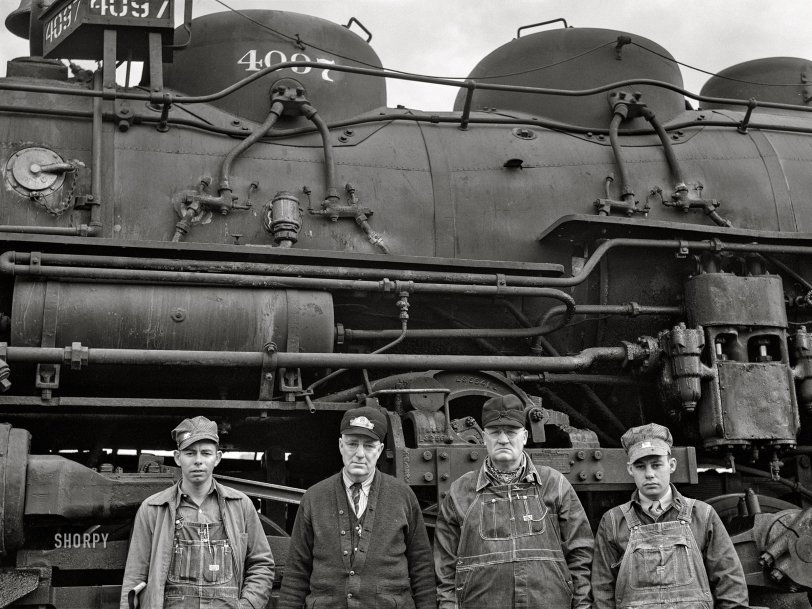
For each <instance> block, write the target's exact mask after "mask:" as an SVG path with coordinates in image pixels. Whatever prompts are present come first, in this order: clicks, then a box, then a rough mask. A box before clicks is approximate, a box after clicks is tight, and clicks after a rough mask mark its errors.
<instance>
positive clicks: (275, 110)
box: [219, 102, 285, 192]
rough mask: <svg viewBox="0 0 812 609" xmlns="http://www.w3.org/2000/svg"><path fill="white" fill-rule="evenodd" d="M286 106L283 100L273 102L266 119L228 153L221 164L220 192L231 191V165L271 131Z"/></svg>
mask: <svg viewBox="0 0 812 609" xmlns="http://www.w3.org/2000/svg"><path fill="white" fill-rule="evenodd" d="M284 108H285V106H284V105H283V104H282V102H274V103H273V104H271V109H270V110H269V111H268V116H267V118H266V119H265V121H264V122H263V123H262V124H261V125H260V126H259V127H257V128H256V129H255V130H254V131H253V132H252V133H251V135H249V136H248V137H247V138H245V139H244V140H243V141H241V142H240V143H239V144H237V145H236V146H235V147H234V148H232V149H231V151H230V152H229V153H228V154H227V155H226V158H224V159H223V164H222V165H221V166H220V185H219V188H220V192H222V191H224V190H228V191H229V192H231V183H230V182H231V165H232V164H233V163H234V160H235V159H236V158H237V157H238V156H239V155H241V154H242V153H243V152H245V151H246V150H248V149H249V148H250V147H251V146H253V145H254V144H256V143H257V142H258V141H259V140H260V139H261V138H263V137H264V136H265V134H267V133H268V131H270V129H271V127H273V126H274V124H275V123H276V121H277V120H278V119H279V117H280V116H282V111H283V110H284Z"/></svg>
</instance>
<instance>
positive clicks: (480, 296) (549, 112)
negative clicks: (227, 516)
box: [0, 0, 812, 609]
mask: <svg viewBox="0 0 812 609" xmlns="http://www.w3.org/2000/svg"><path fill="white" fill-rule="evenodd" d="M87 1H88V0H76V2H78V3H83V2H84V3H87ZM136 4H137V3H134V2H130V3H127V7H128V10H130V9H133V10H134V7H135V6H136ZM138 5H139V6H141V7H144V6H147V5H148V7H147V8H148V9H149V10H148V11H147V12H146V13H145V14H146V15H154V14H155V13H154V11H153V9H156V10H157V9H158V8H160V7H159V5H157V4H155V3H153V2H152V1H151V0H144V1H143V2H140V0H139V3H138ZM76 6H79V5H78V4H77V5H76ZM108 6H109V3H108ZM116 6H118V7H119V8H118V9H117V10H123V4H120V5H116ZM39 8H40V5H39V4H38V3H27V0H24V1H23V3H22V5H21V6H20V8H19V9H18V10H16V11H14V12H13V14H12V16H11V18H10V19H9V27H10V28H11V29H12V31H14V32H15V33H23V34H25V33H26V32H30V33H31V35H32V36H33V37H34V39H33V40H32V44H31V51H32V55H38V54H39V51H41V50H42V48H43V40H41V39H39V38H38V37H39V36H41V35H46V34H44V33H43V32H40V29H41V28H39V23H40V22H39V20H38V19H36V16H37V14H38V11H39ZM80 8H81V7H80ZM84 8H89V7H88V6H84ZM269 8H271V9H272V8H273V7H272V6H271V7H269ZM32 11H34V13H37V14H35V15H34V17H35V18H34V19H33V20H32V21H31V23H32V24H33V25H32V27H30V28H29V27H28V26H29V23H28V21H29V20H28V17H29V16H30V14H31V12H32ZM63 11H64V6H62V5H60V6H55V7H54V9H53V11H52V13H51V14H49V16H47V20H48V23H50V24H51V25H52V26H53V25H54V23H55V22H54V21H53V20H54V19H55V18H56V17H55V15H63V17H61V19H65V17H64V15H65V14H66V13H64V12H63ZM150 11H152V12H150ZM70 14H71V15H73V13H70ZM77 14H78V13H77ZM83 14H84V13H83ZM118 16H121V15H118ZM246 17H249V18H250V19H252V20H253V22H251V21H246V20H245V18H246ZM133 18H135V17H133ZM63 25H64V24H63ZM142 25H143V24H142ZM71 27H74V26H73V25H72V26H71ZM75 27H77V28H78V27H79V26H78V24H77V25H76V26H75ZM100 27H101V30H93V31H89V36H90V38H92V40H91V39H90V38H88V40H87V41H84V40H83V41H82V43H83V44H84V42H88V44H87V46H82V45H80V44H79V42H78V38H76V37H75V36H74V34H76V33H77V31H78V30H76V31H75V30H73V29H70V28H69V29H68V30H65V32H66V38H65V40H66V41H67V42H64V41H63V42H60V40H61V38H60V37H59V36H57V38H60V40H56V41H55V39H54V38H53V37H54V35H55V30H54V28H53V27H52V28H51V36H52V40H51V43H50V44H49V45H47V48H48V52H49V53H52V54H55V55H56V56H60V57H59V59H62V57H61V55H62V54H63V53H68V50H69V49H70V50H73V52H76V53H80V54H84V53H85V52H88V53H91V54H95V55H97V56H94V57H93V59H96V60H98V61H99V62H100V64H99V65H100V67H99V68H98V69H96V70H95V72H94V71H91V70H84V69H77V70H74V72H72V73H70V74H69V72H68V69H67V68H66V67H65V66H64V65H63V64H62V63H60V62H59V61H55V62H54V61H47V60H45V61H43V60H41V59H39V58H37V57H31V58H25V59H20V60H14V61H12V62H11V63H10V65H9V68H8V70H7V77H6V78H3V79H0V117H2V120H0V174H1V175H0V180H2V182H3V188H0V391H2V395H1V396H0V606H4V605H9V604H11V605H12V606H14V607H19V608H22V607H42V606H50V607H54V608H55V609H69V608H73V607H75V608H77V609H79V608H81V609H85V608H86V607H89V606H92V607H98V608H100V609H113V608H114V607H116V606H118V599H119V594H120V582H121V573H122V568H123V565H124V561H125V557H126V550H127V542H128V539H129V534H130V529H131V525H132V517H133V513H134V512H135V510H136V509H137V507H138V505H139V503H140V502H141V501H142V500H143V499H144V498H145V497H146V496H147V495H149V494H151V493H153V492H155V491H156V490H159V489H162V488H165V487H166V486H168V485H169V484H171V483H172V482H173V481H174V480H175V478H176V475H177V472H176V471H175V470H174V469H173V465H174V462H173V460H172V458H171V457H168V456H167V457H161V456H159V454H160V453H157V452H156V451H159V450H167V449H171V448H172V446H171V445H170V444H169V435H168V434H169V430H170V429H172V428H173V427H174V426H175V425H177V423H178V421H179V420H180V419H181V418H183V417H186V416H193V415H195V414H205V415H206V416H209V417H210V418H212V419H213V420H215V421H216V422H217V424H218V432H219V434H220V438H221V447H222V448H223V450H224V451H225V452H226V457H225V458H224V459H223V461H222V462H221V464H220V467H219V468H218V473H219V475H221V476H222V478H221V480H222V481H224V482H227V483H229V484H232V485H234V486H235V487H238V488H241V489H243V490H244V491H245V492H246V493H248V494H250V495H251V496H252V497H254V499H255V501H256V502H257V507H258V509H259V510H260V512H261V517H262V519H263V523H264V526H265V527H266V531H267V533H269V534H271V535H272V536H273V537H272V538H271V539H272V542H273V547H274V552H275V555H276V557H277V565H278V567H279V569H278V572H277V576H278V577H277V582H276V585H278V578H279V576H281V575H282V574H283V573H284V557H285V554H286V551H287V539H288V538H287V537H286V535H287V531H289V530H290V527H291V524H292V522H293V520H294V517H295V510H296V505H297V502H298V500H299V498H300V497H301V494H302V492H303V490H304V489H305V488H307V487H308V486H310V485H311V484H314V483H315V482H317V481H319V480H321V479H323V478H325V477H327V476H328V475H330V474H332V473H334V472H335V471H337V470H338V469H339V468H340V467H341V462H340V459H339V454H338V452H337V451H336V450H335V446H336V442H335V440H336V435H337V429H338V426H339V421H340V419H341V415H342V413H343V412H345V411H346V410H348V409H350V408H353V407H355V406H357V405H369V406H372V407H377V408H382V409H384V410H385V412H386V414H387V416H388V419H389V422H390V433H389V435H388V437H387V440H386V447H385V451H384V453H383V455H382V457H381V460H380V463H379V465H380V467H381V469H383V470H384V471H387V472H389V473H391V474H393V475H396V476H398V477H399V478H400V479H402V480H404V481H406V482H407V483H408V484H410V485H411V486H412V487H413V489H414V490H415V492H416V494H417V496H418V498H419V501H420V503H421V505H422V507H423V509H424V512H425V514H426V519H427V522H432V520H433V518H434V516H435V514H436V509H437V504H438V502H439V501H442V499H443V496H444V493H447V492H448V489H449V487H450V485H451V484H452V483H453V481H454V479H455V478H456V477H457V476H459V475H460V474H461V473H463V472H465V471H468V470H471V469H475V468H477V467H479V466H480V465H481V463H482V460H483V459H484V457H485V454H486V452H485V446H484V443H483V436H482V434H483V430H482V428H481V409H482V404H483V403H484V402H485V401H486V400H487V399H489V398H491V397H494V396H500V395H515V396H517V397H518V398H519V399H520V400H521V402H522V403H523V404H524V406H525V415H526V418H525V423H526V427H527V429H528V436H529V440H528V445H527V450H528V453H529V454H530V456H531V458H532V460H533V462H534V463H537V464H541V465H548V466H551V467H554V468H556V469H558V470H559V471H561V472H562V473H563V474H564V475H565V476H566V477H567V479H568V480H569V481H570V482H571V483H572V484H573V486H574V487H575V488H576V490H577V492H578V493H579V495H580V497H581V500H582V502H583V503H584V506H585V508H586V510H587V513H588V515H589V517H590V519H591V520H592V523H593V525H597V522H598V521H599V519H600V517H601V515H602V514H603V512H604V511H605V510H606V509H608V508H609V507H611V506H612V505H615V504H617V503H620V502H622V501H625V500H627V499H628V493H629V491H630V490H631V479H630V478H629V477H628V473H627V471H626V457H625V453H624V451H623V450H622V448H621V447H620V441H619V438H620V436H621V434H622V433H623V431H624V430H625V429H626V428H628V427H631V426H633V425H639V424H642V423H646V422H650V421H654V422H659V423H663V424H668V425H669V426H670V428H671V430H672V432H673V435H674V438H675V446H674V448H673V455H674V456H675V457H676V458H677V462H678V469H677V471H676V472H675V475H674V480H675V481H677V482H679V483H680V484H681V485H683V487H681V488H682V489H683V490H684V491H685V492H686V493H687V494H688V495H692V496H696V497H698V498H702V499H706V500H709V501H710V502H711V503H712V504H713V505H714V506H716V507H717V509H719V511H720V513H721V514H722V515H723V517H724V519H725V524H726V525H727V526H728V527H729V528H730V530H731V531H733V532H736V533H742V532H743V533H742V534H743V535H745V536H746V537H747V539H744V538H742V543H740V544H739V546H738V547H739V551H741V552H742V556H743V557H744V558H745V559H746V564H747V565H748V578H749V579H748V581H750V582H751V584H753V585H758V586H761V587H770V588H772V589H774V590H775V591H776V594H782V593H784V592H789V591H791V590H794V589H799V590H800V589H803V587H804V586H808V578H807V577H806V574H807V573H808V569H807V570H806V571H805V570H804V569H805V568H806V567H808V560H807V558H808V557H809V552H808V535H809V531H808V529H809V527H808V524H809V522H810V520H809V513H810V510H812V502H810V497H812V490H810V488H809V486H810V473H809V471H810V468H809V459H808V454H809V453H810V452H811V451H812V419H810V417H812V397H810V396H812V390H810V387H812V340H810V337H809V332H808V330H807V328H806V327H805V324H807V323H808V322H809V320H810V312H812V265H810V260H811V259H812V211H811V209H812V208H810V206H809V205H807V201H806V197H807V193H808V192H810V191H812V171H810V167H812V105H810V99H812V95H806V94H805V92H806V88H807V87H808V82H807V81H808V80H809V79H808V78H806V77H805V76H803V74H802V75H801V77H800V83H799V85H798V86H797V87H796V86H795V85H793V86H792V87H789V88H784V89H781V90H780V91H779V90H777V89H776V87H769V86H765V85H763V84H758V85H757V84H753V83H765V82H769V81H768V80H767V79H768V78H770V77H772V76H771V75H769V74H764V73H762V72H763V71H764V69H765V67H766V68H767V69H768V70H772V69H773V67H775V66H777V67H778V68H781V69H784V68H785V67H786V66H788V65H789V66H795V67H794V68H791V69H790V71H792V70H797V69H801V70H802V71H804V70H806V67H805V66H806V62H805V60H797V61H796V60H788V61H781V60H776V61H772V60H770V61H766V62H764V63H754V64H749V65H747V66H745V67H744V68H742V69H738V68H737V70H734V71H733V72H731V73H732V74H739V75H743V76H744V77H743V78H741V79H740V80H750V81H752V82H751V83H749V84H748V83H744V82H737V84H736V86H735V88H733V89H731V88H725V87H722V88H719V83H718V80H719V79H716V80H715V81H713V82H716V83H717V84H716V85H714V86H715V87H716V89H713V88H711V89H708V90H707V91H708V92H707V93H706V94H705V95H699V96H697V95H694V94H692V93H691V92H686V91H683V90H682V88H681V82H682V81H681V76H680V73H679V68H678V66H677V65H676V64H675V62H674V61H673V60H672V59H671V56H670V55H669V54H668V52H667V50H665V49H662V48H660V47H658V46H657V45H656V44H655V43H654V42H651V41H645V40H643V39H640V38H639V37H635V36H632V35H629V34H626V33H625V32H615V31H608V30H600V29H580V28H566V29H558V28H557V27H556V28H553V29H552V30H551V31H549V32H541V33H535V34H527V33H526V32H525V33H520V35H519V36H517V39H516V40H514V41H512V42H509V43H507V44H506V45H504V46H503V47H501V48H499V49H496V50H495V51H494V52H493V53H491V54H490V55H489V56H488V57H486V58H484V59H483V61H482V62H481V63H480V65H479V66H477V68H476V69H475V70H474V72H473V73H472V75H471V77H470V78H469V79H468V80H466V81H454V80H448V79H439V78H434V77H424V76H419V75H417V76H415V75H408V74H402V73H392V72H387V71H385V70H383V69H381V67H380V62H379V60H378V58H377V56H376V55H375V52H374V50H373V47H372V45H371V44H370V41H369V40H366V38H367V37H368V36H367V34H364V35H359V34H358V32H359V31H363V28H360V29H359V28H358V24H357V23H355V24H353V28H354V29H352V30H348V29H347V28H345V27H342V26H341V25H338V24H331V23H328V22H325V21H323V20H321V19H318V18H315V17H309V16H304V15H294V14H290V13H283V12H279V11H273V10H256V11H248V12H246V13H245V14H243V15H242V16H240V15H239V14H237V13H232V12H223V13H217V14H212V15H208V16H205V17H202V18H199V19H196V20H194V21H193V22H192V23H191V30H192V36H191V43H190V44H189V45H188V46H187V48H185V50H183V51H179V50H173V49H170V48H169V47H168V46H167V45H166V44H164V45H161V44H160V33H159V32H158V31H157V30H154V29H153V30H151V29H150V28H144V27H139V26H138V24H132V27H131V26H130V25H128V24H127V23H124V22H123V21H122V20H121V19H112V18H111V19H109V20H107V21H106V22H105V23H104V24H102V25H101V26H100ZM83 33H84V32H83ZM68 34H70V35H71V36H73V37H72V38H71V39H70V40H68ZM60 36H61V34H60ZM188 36H189V32H188V31H187V28H186V25H184V26H181V27H180V28H178V29H177V30H176V31H175V33H174V38H175V40H174V42H175V43H176V44H178V45H183V44H184V43H186V41H187V40H188V39H189V38H188ZM365 40H366V41H365ZM164 42H167V41H164ZM372 44H374V41H373V43H372ZM98 45H100V46H98ZM80 46H81V48H80ZM87 49H89V50H87ZM321 49H327V50H326V51H322V50H321ZM130 52H132V54H130ZM141 53H146V56H147V57H148V58H149V60H150V61H149V62H148V64H149V65H148V66H147V67H146V68H145V70H144V77H143V81H142V83H141V84H140V85H139V86H138V87H130V88H128V87H125V86H121V85H116V84H115V82H114V80H115V79H114V66H115V64H116V63H117V62H127V61H129V60H131V59H132V58H134V57H139V56H141V55H140V54H141ZM65 59H72V58H71V57H65ZM170 59H172V60H173V61H172V62H169V60H170ZM162 60H164V61H166V62H167V63H163V61H162ZM201 66H206V69H205V70H202V69H201ZM545 66H546V67H545ZM537 68H545V69H537ZM507 73H510V74H511V76H503V77H500V78H497V79H496V80H494V79H492V78H491V77H493V76H495V75H497V76H498V75H499V74H501V75H505V74H507ZM385 77H386V78H398V79H405V80H415V81H418V82H431V83H435V84H440V85H444V86H458V87H460V96H459V98H458V102H457V106H456V108H455V110H454V111H453V112H432V111H431V110H430V109H429V110H427V111H417V110H409V109H404V108H387V107H386V99H385V83H384V78H385ZM788 77H789V76H787V78H788ZM796 77H797V74H796V76H795V77H793V78H796ZM780 78H784V76H781V77H780ZM477 79H479V80H477ZM724 82H728V81H724ZM793 82H794V81H793ZM779 84H781V83H779ZM784 84H786V83H784ZM788 90H791V93H790V98H789V99H788V98H787V91H788ZM637 91H639V92H640V93H641V95H640V96H637V95H635V92H637ZM792 95H796V97H791V96H792ZM714 96H718V97H714ZM731 96H732V97H731ZM686 98H688V99H691V100H692V102H693V103H694V105H696V106H698V109H696V110H686V109H685V99H686ZM750 98H757V99H756V100H755V101H752V100H751V99H750ZM790 100H791V101H795V102H798V103H793V104H791V103H787V102H788V101H790ZM163 454H167V453H163ZM743 464H744V465H743ZM707 468H711V469H710V470H709V471H706V469H707ZM717 470H718V471H717ZM750 489H755V490H754V491H753V493H749V494H748V491H749V490H750ZM756 492H757V493H758V494H759V495H760V496H761V499H760V500H761V504H762V505H763V506H764V507H765V510H771V509H772V508H775V507H776V506H782V508H785V509H786V510H787V513H786V515H785V516H780V522H779V520H769V521H764V522H766V524H765V523H764V522H762V523H759V522H757V521H756V520H757V518H756V516H757V515H758V510H757V509H756V506H757V505H758V503H757V502H756V501H755V500H754V499H753V495H754V494H755V493H756ZM739 497H741V498H742V499H741V502H740V501H739ZM776 523H778V527H780V528H777V527H772V528H769V527H771V525H772V524H776ZM754 525H755V526H754ZM762 525H763V526H762ZM782 525H783V526H782ZM768 528H769V531H770V532H769V534H762V533H764V532H765V531H766V530H767V529H768ZM59 535H68V536H70V537H66V538H65V539H70V540H71V541H73V540H74V539H78V540H79V541H80V543H79V547H75V544H72V546H71V547H65V545H64V544H62V543H60V545H59V546H57V540H59V541H60V542H61V541H62V538H61V537H59ZM76 535H78V537H74V536H76ZM85 535H88V536H90V537H88V539H90V540H92V539H94V538H93V537H92V535H98V536H102V535H108V536H109V538H105V539H106V541H107V542H108V543H107V545H105V546H104V547H103V548H98V547H97V548H92V547H90V548H88V547H85V545H84V544H83V540H85V537H84V536H85ZM748 535H749V536H748ZM100 538H101V537H100ZM798 540H801V541H798ZM773 550H774V551H775V552H776V555H775V557H774V558H775V560H773V563H772V565H771V567H770V568H769V569H766V570H762V571H761V572H760V573H757V572H756V571H757V570H758V569H759V568H760V567H759V566H758V565H759V564H760V563H759V560H760V559H762V558H764V557H763V556H762V554H764V553H768V552H770V551H773ZM762 562H764V564H767V563H769V560H767V559H766V558H764V560H763V561H762Z"/></svg>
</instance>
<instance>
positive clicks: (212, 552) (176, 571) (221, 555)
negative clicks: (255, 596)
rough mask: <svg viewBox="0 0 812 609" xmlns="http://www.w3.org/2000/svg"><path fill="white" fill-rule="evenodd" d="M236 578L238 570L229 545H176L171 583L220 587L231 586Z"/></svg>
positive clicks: (184, 541) (224, 543)
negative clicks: (230, 582) (231, 582)
mask: <svg viewBox="0 0 812 609" xmlns="http://www.w3.org/2000/svg"><path fill="white" fill-rule="evenodd" d="M232 577H234V567H233V562H232V559H231V545H230V544H229V543H228V541H226V540H221V541H212V542H209V543H203V542H200V541H188V540H183V539H178V540H176V541H175V544H174V547H173V555H172V563H171V565H170V567H169V573H168V575H167V581H168V582H170V583H173V584H194V585H203V586H217V585H222V584H225V583H228V582H229V581H231V579H232Z"/></svg>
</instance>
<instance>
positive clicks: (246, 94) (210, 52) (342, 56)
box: [164, 10, 386, 123]
mask: <svg viewBox="0 0 812 609" xmlns="http://www.w3.org/2000/svg"><path fill="white" fill-rule="evenodd" d="M188 38H189V33H188V32H187V31H186V30H185V29H184V28H178V29H177V30H176V31H175V43H176V44H182V43H185V42H186V41H187V40H188ZM311 45H317V46H318V48H317V47H316V46H311ZM288 61H313V62H318V63H320V64H323V67H297V68H288V69H285V70H281V71H278V72H272V73H271V74H268V75H266V76H264V77H262V78H259V79H258V80H256V81H254V82H252V83H250V84H248V85H246V86H245V87H242V88H241V89H238V90H237V91H235V92H234V93H231V94H230V95H228V96H226V97H224V98H222V99H219V100H216V101H213V102H212V105H214V106H217V107H219V108H222V109H223V110H225V111H227V112H231V113H233V114H236V115H237V116H242V117H245V118H247V119H250V120H252V121H256V122H262V121H263V120H265V118H266V117H267V115H268V110H270V107H271V102H270V98H271V97H270V93H271V89H272V87H273V83H275V82H276V81H278V80H280V79H282V78H288V79H289V78H293V79H295V80H297V81H299V82H300V83H301V84H302V85H303V86H304V89H305V96H306V97H307V99H308V100H309V101H310V103H311V104H312V105H313V106H314V107H315V108H316V109H317V110H318V111H319V116H321V117H322V118H323V119H324V120H326V121H328V122H330V121H336V120H341V119H345V118H349V117H351V116H355V115H357V114H362V113H364V112H368V111H370V110H372V109H374V108H378V107H381V106H385V105H386V84H385V82H384V79H383V78H370V77H369V76H361V75H359V74H350V73H348V72H338V71H336V70H331V69H330V66H332V65H335V64H340V65H345V66H357V67H364V68H380V67H381V60H380V59H379V58H378V55H377V54H376V53H375V51H373V50H372V47H371V46H370V45H369V44H367V43H366V41H364V40H362V39H361V38H360V37H359V36H358V35H357V34H355V33H354V32H352V31H350V30H349V29H347V28H345V27H343V26H340V25H338V24H336V23H332V22H330V21H327V20H325V19H319V18H318V17H311V16H309V15H300V14H298V13H289V12H283V11H268V10H245V11H240V13H236V12H224V13H212V14H210V15H204V16H202V17H198V18H197V19H194V20H193V21H192V34H191V43H190V44H189V46H187V47H185V48H184V49H183V51H180V52H176V53H175V55H174V61H173V63H171V64H166V65H165V66H164V69H165V72H164V84H165V85H166V86H167V87H171V88H173V89H177V90H179V91H182V92H183V93H185V94H188V95H204V94H208V93H215V92H217V91H221V90H222V89H225V88H227V87H229V86H231V85H233V84H234V83H236V82H237V81H239V80H242V79H243V78H246V77H248V76H251V75H252V74H256V73H257V72H259V71H260V70H263V69H265V68H268V67H270V66H273V65H277V64H280V63H284V62H288ZM301 120H302V121H304V122H306V119H304V118H302V119H301ZM286 121H288V119H287V118H285V117H283V118H281V119H280V122H282V123H284V122H286ZM288 122H289V121H288Z"/></svg>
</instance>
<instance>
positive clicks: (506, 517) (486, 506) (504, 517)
mask: <svg viewBox="0 0 812 609" xmlns="http://www.w3.org/2000/svg"><path fill="white" fill-rule="evenodd" d="M479 507H480V512H479V535H480V536H481V537H482V539H492V540H494V539H510V534H511V527H510V505H509V504H508V499H507V498H503V497H498V496H494V495H490V496H488V495H485V497H483V499H482V503H481V504H480V506H479Z"/></svg>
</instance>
